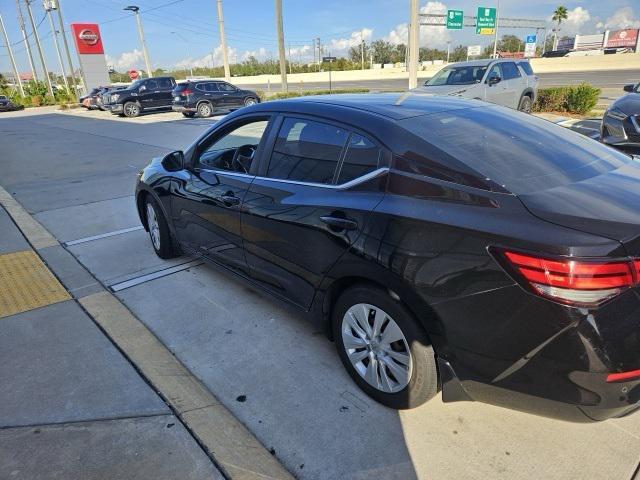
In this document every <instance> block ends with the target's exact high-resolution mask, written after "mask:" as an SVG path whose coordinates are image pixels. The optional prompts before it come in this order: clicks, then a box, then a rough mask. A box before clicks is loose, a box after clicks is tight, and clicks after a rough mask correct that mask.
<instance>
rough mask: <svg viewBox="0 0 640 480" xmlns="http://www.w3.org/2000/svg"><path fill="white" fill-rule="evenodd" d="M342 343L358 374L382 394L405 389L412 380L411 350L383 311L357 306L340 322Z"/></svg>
mask: <svg viewBox="0 0 640 480" xmlns="http://www.w3.org/2000/svg"><path fill="white" fill-rule="evenodd" d="M341 332H342V342H343V344H344V348H345V351H346V353H347V357H348V358H349V361H350V362H351V365H353V368H354V369H355V370H356V371H357V372H358V374H359V375H360V376H361V377H362V378H363V379H364V380H365V381H366V382H367V383H368V384H369V385H371V386H372V387H374V388H376V389H377V390H380V391H382V392H385V393H395V392H399V391H400V390H402V389H404V388H405V387H406V386H407V385H408V384H409V381H410V380H411V374H412V372H413V361H412V358H411V350H410V349H409V345H408V343H407V339H406V338H405V336H404V334H403V333H402V330H401V329H400V327H399V326H398V324H397V323H396V322H395V321H394V320H393V318H391V317H390V316H389V315H388V314H387V313H386V312H385V311H384V310H382V309H380V308H378V307H375V306H373V305H369V304H366V303H359V304H356V305H353V306H352V307H351V308H349V309H348V310H347V311H346V313H345V314H344V317H343V319H342V328H341Z"/></svg>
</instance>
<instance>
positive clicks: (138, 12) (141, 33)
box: [123, 5, 153, 78]
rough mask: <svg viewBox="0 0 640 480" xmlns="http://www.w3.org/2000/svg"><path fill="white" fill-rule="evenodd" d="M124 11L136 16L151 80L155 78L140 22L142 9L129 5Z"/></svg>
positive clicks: (145, 62)
mask: <svg viewBox="0 0 640 480" xmlns="http://www.w3.org/2000/svg"><path fill="white" fill-rule="evenodd" d="M123 10H128V11H130V12H133V13H134V14H135V15H136V22H137V24H138V34H139V35H140V43H141V44H142V54H143V55H144V64H145V65H146V68H147V76H148V77H149V78H151V77H153V72H152V71H151V62H150V61H149V52H147V43H146V42H145V39H144V30H143V29H142V22H141V21H140V7H137V6H135V5H129V6H128V7H125V8H123Z"/></svg>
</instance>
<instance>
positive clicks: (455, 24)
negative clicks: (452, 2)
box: [447, 10, 464, 30]
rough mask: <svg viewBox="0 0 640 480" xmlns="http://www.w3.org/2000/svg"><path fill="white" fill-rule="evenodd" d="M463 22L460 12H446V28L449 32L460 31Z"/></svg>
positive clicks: (461, 12)
mask: <svg viewBox="0 0 640 480" xmlns="http://www.w3.org/2000/svg"><path fill="white" fill-rule="evenodd" d="M463 20H464V13H463V11H462V10H447V28H448V29H449V30H461V29H462V22H463Z"/></svg>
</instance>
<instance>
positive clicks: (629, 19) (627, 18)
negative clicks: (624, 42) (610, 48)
mask: <svg viewBox="0 0 640 480" xmlns="http://www.w3.org/2000/svg"><path fill="white" fill-rule="evenodd" d="M604 26H605V27H606V28H609V29H621V28H640V19H638V18H636V16H635V14H634V13H633V9H632V8H631V7H623V8H620V9H618V10H616V11H615V12H614V13H613V15H612V16H611V17H609V18H608V19H607V21H606V22H605V24H604Z"/></svg>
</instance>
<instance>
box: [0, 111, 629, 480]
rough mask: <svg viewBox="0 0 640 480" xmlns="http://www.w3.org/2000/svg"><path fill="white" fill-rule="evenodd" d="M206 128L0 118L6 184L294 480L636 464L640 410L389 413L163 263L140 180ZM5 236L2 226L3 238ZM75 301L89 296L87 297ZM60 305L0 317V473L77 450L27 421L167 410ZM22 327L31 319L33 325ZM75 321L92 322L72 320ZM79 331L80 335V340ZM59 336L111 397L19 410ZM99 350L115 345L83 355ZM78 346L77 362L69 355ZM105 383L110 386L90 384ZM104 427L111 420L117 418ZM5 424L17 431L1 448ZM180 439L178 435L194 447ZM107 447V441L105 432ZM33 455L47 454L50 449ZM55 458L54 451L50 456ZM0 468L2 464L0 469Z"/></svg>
mask: <svg viewBox="0 0 640 480" xmlns="http://www.w3.org/2000/svg"><path fill="white" fill-rule="evenodd" d="M215 121H216V119H215V118H214V119H208V120H202V119H184V118H182V117H181V116H180V115H177V114H173V113H163V114H157V115H149V116H143V117H140V118H138V119H133V120H132V119H122V118H117V117H112V116H111V115H109V114H107V113H103V112H86V111H72V112H54V111H52V110H39V111H38V110H36V111H26V112H17V113H15V114H9V115H5V116H3V117H1V118H0V136H1V137H2V147H1V148H2V165H3V170H2V175H1V176H0V185H2V187H4V189H6V190H7V192H9V193H10V194H11V195H12V196H13V198H15V200H17V201H18V202H20V204H21V205H22V206H23V207H24V208H25V209H26V210H27V212H28V213H29V214H30V215H31V216H33V218H35V219H36V220H37V221H38V222H40V224H42V225H43V226H44V227H45V228H46V229H47V230H48V232H50V233H51V234H52V235H53V236H54V237H55V240H56V241H57V242H59V243H60V246H59V247H57V248H59V249H60V250H61V251H60V252H59V253H60V254H61V255H62V254H64V255H69V256H70V257H72V259H73V260H74V261H75V262H78V263H79V264H80V265H81V266H82V267H83V268H84V269H86V272H87V273H88V274H90V275H91V277H92V278H93V279H95V282H96V283H97V285H96V286H95V288H100V289H102V290H104V291H105V292H113V294H114V295H115V296H116V297H117V299H119V300H120V301H121V302H123V303H124V305H125V306H126V307H127V308H128V309H129V311H130V312H131V313H132V314H133V315H134V316H135V317H137V319H139V321H141V322H142V323H143V324H144V325H145V326H146V327H147V328H148V329H149V330H150V331H151V332H152V333H153V335H154V336H155V337H156V338H157V339H158V340H159V341H160V342H161V344H162V345H163V346H164V347H165V348H166V349H168V351H170V352H171V354H172V355H173V356H175V358H176V359H177V360H179V361H180V362H181V364H183V365H184V366H185V368H186V369H187V370H188V371H189V372H190V374H191V375H193V376H194V377H195V378H196V379H197V380H198V381H199V382H201V383H202V385H203V386H204V387H205V388H206V389H208V390H209V391H210V392H211V393H213V394H214V395H215V396H216V397H217V399H219V401H220V402H221V404H222V405H224V406H225V407H226V408H227V409H228V410H229V411H230V412H232V413H233V415H235V416H236V417H237V418H238V419H239V420H240V422H241V423H242V424H244V425H245V426H246V427H247V428H248V429H249V430H250V431H251V433H253V435H255V436H256V437H257V439H258V440H259V441H260V442H261V443H262V445H263V446H264V447H265V448H266V449H267V450H269V451H271V453H272V454H273V455H274V456H275V458H277V459H278V460H279V461H280V462H282V464H283V465H284V466H285V467H286V468H287V470H288V471H289V472H291V473H292V474H293V475H295V476H296V477H297V478H301V479H314V480H315V479H334V478H349V479H364V478H371V477H378V478H385V479H386V478H392V479H393V478H398V479H412V478H417V479H434V480H439V479H452V478H456V479H476V478H483V479H487V480H489V479H498V478H509V479H518V480H520V479H538V478H545V479H563V480H565V479H583V478H593V479H623V480H628V479H631V478H632V477H633V475H634V472H635V471H636V468H637V466H638V461H639V460H640V458H639V457H640V455H639V452H640V415H635V416H630V417H628V418H625V419H618V420H610V421H607V422H603V423H598V424H589V425H580V424H571V423H564V422H559V421H556V420H551V419H546V418H541V417H536V416H533V415H528V414H523V413H519V412H515V411H510V410H506V409H501V408H498V407H493V406H490V405H485V404H481V403H453V404H443V403H442V402H441V399H440V397H439V396H438V397H437V398H435V399H433V400H432V401H431V402H429V403H427V404H426V405H424V406H422V407H420V408H418V409H415V410H410V411H402V412H397V411H394V410H390V409H387V408H385V407H382V406H380V405H378V404H376V403H375V402H373V401H372V400H370V399H369V398H368V397H366V396H365V395H364V394H362V393H361V392H360V391H359V389H358V388H357V387H356V385H355V384H354V383H353V382H352V381H351V379H350V378H349V377H348V375H347V374H346V372H345V371H344V369H343V367H342V365H341V364H340V361H339V359H338V357H337V354H336V352H335V348H334V346H333V345H332V344H331V343H330V342H329V341H327V339H326V338H325V337H324V336H323V334H322V333H321V332H319V331H317V330H316V329H315V328H314V327H313V326H312V325H311V324H310V323H308V322H307V321H306V320H305V319H304V317H303V316H302V315H300V314H299V313H297V312H294V311H291V310H290V309H288V308H286V307H283V306H282V305H281V304H279V303H277V302H275V301H274V300H273V299H271V298H270V297H268V296H266V295H264V294H262V293H260V292H258V291H255V290H253V289H252V288H250V287H248V286H246V285H245V284H244V283H242V282H239V281H237V280H236V279H235V278H234V277H232V276H231V275H230V274H228V273H225V272H222V271H220V270H217V269H215V268H212V267H210V266H207V265H203V264H200V263H198V262H196V263H193V260H192V259H189V258H182V259H177V260H173V261H163V260H160V259H159V258H157V257H156V256H155V254H154V253H153V249H152V247H151V244H150V242H149V239H148V237H147V234H146V232H144V230H142V229H141V227H140V222H139V220H138V218H137V214H136V211H135V205H134V200H133V187H134V181H135V174H136V172H137V171H138V170H139V169H140V168H142V167H143V166H144V165H146V164H147V163H148V161H149V160H150V159H151V158H152V157H155V156H159V155H162V154H163V153H165V152H168V151H171V150H175V149H180V148H183V147H185V146H186V145H188V144H189V143H190V142H191V141H193V140H194V139H195V137H196V136H197V135H198V134H200V133H201V132H203V131H204V130H205V129H206V128H208V127H209V126H210V125H212V124H213V123H214V122H215ZM0 220H1V218H0ZM4 238H5V234H4V230H3V229H0V247H1V246H2V245H3V243H2V239H4ZM16 242H17V243H18V244H19V241H16ZM7 243H9V242H7ZM13 243H15V242H13ZM20 245H22V244H20ZM23 247H24V245H22V246H17V247H12V248H23ZM0 253H1V252H0ZM92 288H93V287H92ZM84 294H86V295H95V293H91V292H90V291H87V292H84V293H82V295H84ZM64 305H65V303H58V304H57V305H56V308H69V311H68V312H66V311H65V312H58V313H55V312H54V313H55V315H56V318H57V316H62V317H65V316H68V317H69V319H67V320H66V321H67V323H68V325H67V324H65V325H60V326H58V325H56V324H54V323H53V322H49V324H47V319H49V317H50V315H54V313H52V314H47V312H46V311H44V310H42V309H40V310H34V311H33V312H43V313H42V315H40V316H41V317H42V318H39V319H38V318H31V317H34V316H35V317H37V316H38V314H37V313H30V312H28V313H27V314H21V315H27V316H29V318H27V319H26V320H25V319H24V318H16V319H15V320H12V319H11V318H9V320H6V319H0V329H2V328H5V329H6V330H5V331H4V332H2V331H0V362H3V361H4V363H0V365H2V367H0V383H2V384H3V388H2V389H0V414H2V415H0V419H2V420H3V422H2V424H1V425H0V428H3V430H0V432H2V433H0V456H2V459H0V465H2V464H3V463H4V461H3V460H6V458H5V456H6V455H14V454H13V451H14V450H15V449H17V450H18V451H21V452H24V453H23V456H22V457H21V458H22V459H23V460H22V461H23V462H26V463H29V462H31V464H32V465H33V464H40V463H41V464H45V463H47V464H48V462H53V463H52V465H54V466H55V465H62V464H64V463H65V458H69V457H68V456H67V457H65V455H67V453H66V450H65V448H66V447H61V443H60V437H59V436H58V437H56V436H55V435H51V436H48V437H45V436H40V437H38V438H37V441H36V440H35V438H36V437H35V436H32V437H30V436H29V435H28V433H29V431H28V430H21V429H24V428H30V427H29V426H28V425H25V424H27V423H34V422H35V423H37V422H45V423H59V422H71V423H73V422H74V421H77V420H78V419H84V420H87V419H90V418H98V419H101V418H103V417H105V414H104V413H100V412H98V413H97V414H96V413H92V414H91V415H84V416H82V415H81V413H82V412H83V411H85V410H87V409H88V410H91V409H97V408H98V407H100V408H102V409H104V410H106V411H107V412H109V410H108V409H109V408H112V409H114V411H117V409H122V408H124V406H126V405H127V404H132V405H133V407H131V408H132V413H131V415H134V416H135V415H138V414H139V413H138V412H139V411H140V409H144V408H146V409H151V410H152V412H151V413H152V414H153V415H156V416H157V415H165V414H166V415H168V413H166V412H167V410H165V409H164V408H166V407H164V406H163V405H164V403H162V404H161V405H160V404H158V402H157V398H158V397H157V396H155V393H153V391H151V390H148V387H147V385H146V384H144V382H142V384H140V382H141V380H140V378H139V377H137V376H136V375H137V373H136V371H135V370H133V368H132V366H129V367H128V370H127V368H125V367H127V365H128V364H127V363H126V362H124V363H123V361H122V358H121V357H119V356H118V355H119V353H118V350H116V349H115V347H114V346H113V345H112V344H111V343H109V342H107V341H106V337H105V336H104V333H103V332H101V331H99V330H98V329H97V328H95V326H94V325H93V323H90V322H89V321H88V320H86V319H84V318H83V317H82V315H83V314H84V312H83V311H82V310H79V311H77V312H76V311H75V307H72V306H70V307H66V306H64ZM63 306H64V307H63ZM47 308H52V307H47ZM29 321H30V322H39V323H37V325H35V324H34V325H35V326H34V327H30V326H29V324H28V323H27V322H29ZM74 322H75V323H74ZM81 323H84V324H86V325H84V327H82V326H79V325H80V324H81ZM89 327H91V328H89ZM24 331H26V333H25V332H24ZM27 334H29V335H31V337H29V336H25V335H27ZM21 335H22V337H21ZM85 336H86V337H87V338H88V339H89V343H88V344H87V345H82V343H83V339H84V337H85ZM13 338H17V339H19V342H21V343H20V344H21V345H25V347H24V348H23V349H18V348H17V347H13V349H11V350H9V351H8V352H9V353H4V356H3V352H6V350H5V349H6V347H7V346H10V345H11V343H12V342H13V341H14V340H11V339H13ZM3 339H4V340H3ZM110 340H111V341H113V342H116V344H118V342H119V340H118V339H114V338H110ZM51 341H56V342H59V346H58V347H57V348H58V351H59V353H58V355H60V358H64V359H66V360H65V361H66V362H71V363H73V362H74V361H75V362H76V363H77V365H78V367H77V368H78V369H81V370H82V371H81V372H78V375H84V377H86V378H88V380H87V381H89V380H91V381H93V382H94V383H93V384H91V383H89V387H90V388H88V390H89V391H88V392H87V393H86V395H87V398H88V399H91V398H95V397H101V398H102V397H104V398H106V400H105V399H103V400H101V401H100V402H98V404H97V405H96V406H93V404H92V403H90V402H86V401H85V403H83V404H81V405H80V406H78V407H76V406H74V404H73V403H71V404H69V403H65V402H64V401H63V400H64V398H63V399H56V398H55V397H54V398H53V400H51V402H50V403H51V404H50V405H49V404H47V400H49V397H48V396H43V395H40V397H39V398H40V399H39V401H40V404H36V403H35V400H33V401H32V402H30V403H33V406H31V407H29V408H30V410H29V409H28V408H27V406H22V405H20V404H19V402H18V399H19V398H20V397H21V395H23V394H24V393H25V392H26V393H29V394H32V393H31V392H34V389H35V384H34V385H30V386H29V388H30V389H31V390H25V389H24V388H25V387H22V385H23V384H27V385H29V378H27V376H26V375H23V374H22V372H23V371H27V372H34V373H33V374H36V373H37V372H38V368H37V367H38V366H39V365H42V363H38V361H39V360H38V359H37V358H30V357H29V354H28V353H22V354H21V355H22V356H21V357H20V358H18V359H13V357H14V356H18V353H19V352H21V351H22V350H25V351H27V350H29V349H28V348H27V347H26V345H31V346H32V348H31V352H33V351H37V350H39V349H42V350H43V351H45V349H47V348H51V347H50V345H49V343H51ZM2 342H5V343H4V344H3V343H2ZM96 344H100V345H102V350H104V351H106V352H107V353H101V354H100V355H97V356H96V358H94V359H87V357H86V355H88V354H89V352H91V351H93V350H95V348H97V347H93V346H94V345H96ZM33 347H35V349H34V348H33ZM77 351H80V352H81V353H82V355H85V356H77V357H76V356H74V355H76V352H77ZM100 351H101V350H99V349H98V352H100ZM109 352H110V353H109ZM107 354H109V355H111V357H109V358H110V359H111V363H112V364H113V365H111V367H110V368H111V369H112V371H113V369H120V370H118V372H120V371H122V372H125V373H126V372H128V373H126V375H124V377H122V378H121V375H120V373H118V372H115V371H114V372H113V373H111V374H108V375H107V374H105V372H104V371H100V370H101V369H102V368H105V367H104V361H103V360H102V359H103V358H106V357H105V356H106V355H107ZM77 355H80V354H79V353H78V354H77ZM31 357H34V355H31ZM52 358H57V357H52ZM118 358H120V360H118ZM106 360H108V358H106ZM106 360H105V361H106ZM40 361H41V360H40ZM7 362H8V363H7ZM118 362H120V363H118ZM134 363H135V362H134ZM62 365H67V363H62ZM81 367H82V368H81ZM24 369H26V370H24ZM19 372H20V373H19ZM107 372H109V370H107ZM92 374H93V375H95V379H92V378H91V377H92ZM41 375H43V373H42V372H41ZM47 375H48V376H45V377H41V383H40V384H41V385H42V384H46V383H47V382H56V381H63V380H64V379H65V378H67V377H66V376H65V375H66V374H65V372H64V367H63V366H59V367H56V368H52V369H51V371H50V372H48V373H47ZM57 377H60V379H58V378H57ZM105 377H106V380H105V381H106V383H105V384H102V385H98V383H100V382H99V380H100V379H102V378H105ZM126 379H129V380H128V381H129V382H133V384H135V385H138V386H137V387H136V388H131V389H130V390H131V391H130V392H129V393H128V395H130V396H134V395H135V394H136V392H141V393H139V395H146V397H141V396H139V397H136V398H135V402H134V401H133V400H130V401H122V402H118V400H117V399H115V400H114V402H113V403H114V405H111V404H110V403H109V401H108V400H109V399H110V398H113V396H114V395H115V394H114V393H113V392H120V391H121V389H123V388H125V387H124V386H122V385H113V383H114V382H123V381H125V380H126ZM69 381H70V380H69ZM109 382H111V383H109ZM136 382H137V383H136ZM92 385H93V386H92ZM144 387H147V390H146V391H145V388H144ZM71 388H72V386H71V384H64V385H61V387H60V391H61V392H67V390H68V389H71ZM93 389H95V392H94V391H92V390H93ZM7 391H9V392H12V393H6V392H7ZM2 392H5V393H2ZM98 392H103V393H102V395H98ZM145 392H146V393H145ZM67 394H68V392H67ZM2 395H4V396H5V397H6V398H5V397H3V396H2ZM32 395H34V396H37V395H35V394H32ZM78 396H80V395H79V394H78ZM145 398H146V400H145ZM7 399H8V400H7ZM132 402H133V403H132ZM27 403H29V402H27ZM154 409H156V410H154ZM39 412H45V413H39ZM61 412H62V413H61ZM63 414H64V415H66V416H64V415H63ZM47 415H48V416H50V418H49V417H48V416H47ZM114 415H115V414H114ZM29 418H33V420H29ZM151 418H155V417H154V416H152V417H151ZM13 419H18V420H17V421H16V420H13ZM98 421H100V420H98ZM148 422H150V424H149V425H147V427H146V428H148V429H149V430H150V431H152V430H153V428H155V427H156V426H154V425H153V424H152V423H153V422H152V420H149V421H148ZM87 425H89V426H91V425H92V424H91V423H90V422H89V423H87ZM104 425H105V427H104V428H106V429H107V430H108V427H109V425H110V424H107V423H105V424H104ZM8 427H11V428H8ZM56 428H59V427H56ZM7 431H11V432H13V435H14V437H12V438H9V439H8V440H6V441H5V442H4V443H2V439H3V438H4V437H2V435H3V434H5V432H7ZM71 431H72V430H71ZM183 433H184V438H183V440H184V442H187V444H188V441H190V440H193V439H192V437H190V436H189V435H188V434H187V432H186V431H185V432H183ZM219 434H220V435H221V436H224V435H226V434H227V432H225V431H220V432H219ZM103 435H105V437H100V436H97V437H94V438H96V442H95V443H93V444H91V445H92V446H96V448H97V447H98V446H99V445H100V442H101V440H100V439H101V438H107V436H108V435H111V437H109V438H111V439H113V438H116V437H117V435H115V434H110V433H109V431H105V433H104V434H103ZM145 435H146V434H144V435H140V436H138V437H135V438H133V439H129V440H127V443H123V445H122V448H125V449H126V448H134V447H135V446H138V447H140V445H148V446H149V448H153V445H154V443H153V442H152V439H153V438H155V437H154V436H153V435H151V434H149V435H146V436H145ZM30 439H34V440H30ZM174 441H175V442H178V443H176V444H179V441H178V440H174ZM180 441H182V440H180ZM110 442H111V443H109V445H112V444H113V442H115V440H110ZM145 442H146V443H145ZM184 442H183V444H184ZM21 445H25V447H22V446H21ZM26 445H28V449H27V447H26ZM86 445H87V444H86V443H84V444H83V442H82V441H81V440H78V441H77V442H76V444H75V447H74V446H72V447H70V448H75V449H76V450H73V452H75V454H76V455H80V454H81V453H82V452H83V450H82V449H83V446H85V448H86ZM190 448H191V447H190ZM193 448H197V445H196V446H193ZM145 451H147V450H145ZM189 451H191V450H190V449H189ZM194 451H195V450H194ZM34 452H48V453H47V455H48V456H47V455H45V454H44V453H42V456H38V455H35V454H34ZM162 452H166V451H165V450H162V449H160V448H159V449H158V455H156V457H153V458H158V460H157V461H158V462H161V460H160V459H159V457H161V456H163V455H161V454H162ZM30 455H31V456H30ZM96 455H97V454H96ZM141 455H144V453H141ZM185 455H186V454H185ZM164 456H166V455H164ZM214 457H215V452H214ZM11 458H13V457H11ZM55 458H58V460H56V461H54V460H49V459H55ZM187 458H188V457H187ZM205 460H206V458H205ZM94 461H95V462H98V463H99V462H100V461H104V459H102V460H101V459H95V460H94ZM56 462H57V463H56ZM0 468H1V467H0ZM54 468H55V467H54ZM60 468H62V467H60ZM2 473H3V472H2V470H0V477H2ZM63 477H65V475H63ZM66 477H67V478H68V477H69V474H67V475H66ZM18 478H19V477H18ZM23 478H35V477H34V476H31V477H23ZM114 478H115V477H114ZM175 478H186V477H181V476H176V477H175Z"/></svg>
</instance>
